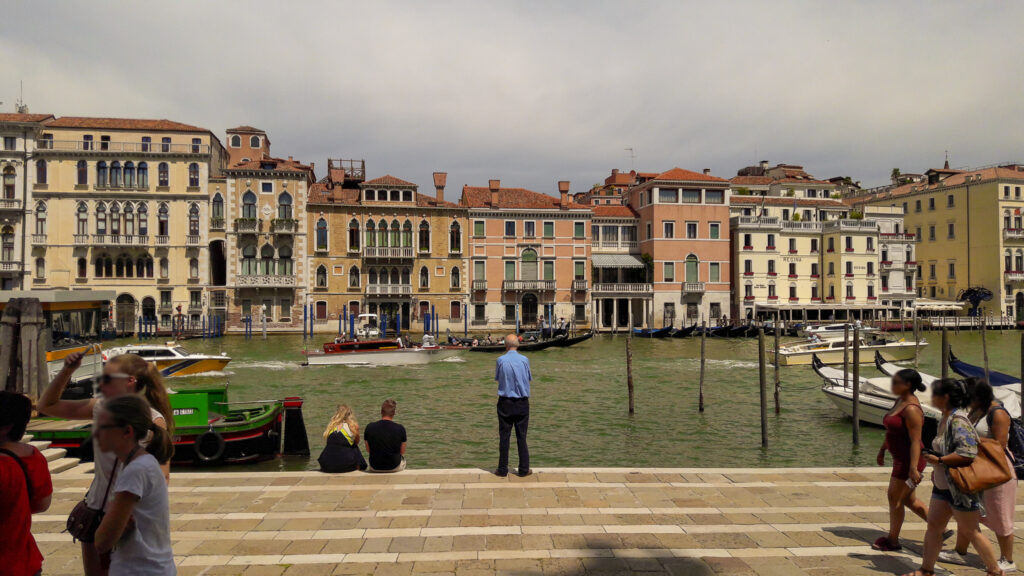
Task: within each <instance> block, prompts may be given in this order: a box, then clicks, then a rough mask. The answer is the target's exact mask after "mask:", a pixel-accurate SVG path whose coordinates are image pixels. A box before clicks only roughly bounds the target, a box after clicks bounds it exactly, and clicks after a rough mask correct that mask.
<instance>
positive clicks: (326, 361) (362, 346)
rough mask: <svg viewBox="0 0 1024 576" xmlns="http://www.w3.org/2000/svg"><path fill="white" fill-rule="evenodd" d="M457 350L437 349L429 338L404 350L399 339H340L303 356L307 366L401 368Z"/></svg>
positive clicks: (453, 348)
mask: <svg viewBox="0 0 1024 576" xmlns="http://www.w3.org/2000/svg"><path fill="white" fill-rule="evenodd" d="M462 350H463V348H461V347H459V346H438V345H437V341H436V340H434V337H433V336H430V335H429V334H427V335H424V336H423V342H422V344H421V345H419V346H407V345H406V343H405V341H404V340H403V339H402V338H394V339H392V338H388V339H381V340H350V341H346V340H343V339H341V338H338V339H335V341H334V342H327V343H325V344H324V348H323V351H314V352H306V353H305V354H306V362H305V364H306V365H309V366H327V365H347V366H402V365H406V364H427V363H428V362H436V361H438V360H443V359H445V358H450V357H452V356H454V355H456V354H459V353H460V352H461V351H462Z"/></svg>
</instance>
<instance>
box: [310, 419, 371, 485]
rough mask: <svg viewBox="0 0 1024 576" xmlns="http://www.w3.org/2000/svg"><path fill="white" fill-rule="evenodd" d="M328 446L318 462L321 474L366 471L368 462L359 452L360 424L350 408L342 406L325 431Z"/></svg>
mask: <svg viewBox="0 0 1024 576" xmlns="http://www.w3.org/2000/svg"><path fill="white" fill-rule="evenodd" d="M324 440H325V441H326V442H327V445H326V446H324V450H323V452H321V453H320V458H318V459H317V462H319V463H320V471H321V472H330V473H338V472H352V471H355V470H366V460H365V459H363V453H362V452H360V451H359V422H357V421H356V415H355V414H354V413H353V412H352V409H351V408H349V407H348V406H346V405H344V404H341V405H339V406H338V410H337V411H336V412H335V413H334V416H333V417H332V418H331V422H330V424H328V425H327V429H326V430H324Z"/></svg>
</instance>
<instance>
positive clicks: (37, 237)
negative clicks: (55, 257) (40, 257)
mask: <svg viewBox="0 0 1024 576" xmlns="http://www.w3.org/2000/svg"><path fill="white" fill-rule="evenodd" d="M32 243H33V244H36V245H39V244H46V234H33V235H32Z"/></svg>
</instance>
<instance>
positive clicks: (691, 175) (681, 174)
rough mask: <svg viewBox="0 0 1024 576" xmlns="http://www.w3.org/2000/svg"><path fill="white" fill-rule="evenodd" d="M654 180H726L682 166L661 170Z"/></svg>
mask: <svg viewBox="0 0 1024 576" xmlns="http://www.w3.org/2000/svg"><path fill="white" fill-rule="evenodd" d="M654 179H655V180H680V181H686V182H728V180H725V179H723V178H719V177H718V176H712V175H710V174H703V173H701V172H693V171H691V170H683V169H682V168H678V167H677V168H673V169H671V170H668V171H667V172H662V173H661V174H658V175H657V176H655V177H654Z"/></svg>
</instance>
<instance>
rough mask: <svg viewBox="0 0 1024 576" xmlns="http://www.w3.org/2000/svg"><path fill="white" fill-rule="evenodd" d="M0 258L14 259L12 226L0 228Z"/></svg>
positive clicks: (3, 259) (4, 259)
mask: <svg viewBox="0 0 1024 576" xmlns="http://www.w3.org/2000/svg"><path fill="white" fill-rule="evenodd" d="M0 260H2V261H4V262H11V261H13V260H14V228H13V227H12V226H4V227H3V228H2V229H0Z"/></svg>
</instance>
